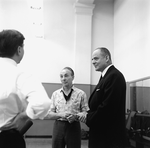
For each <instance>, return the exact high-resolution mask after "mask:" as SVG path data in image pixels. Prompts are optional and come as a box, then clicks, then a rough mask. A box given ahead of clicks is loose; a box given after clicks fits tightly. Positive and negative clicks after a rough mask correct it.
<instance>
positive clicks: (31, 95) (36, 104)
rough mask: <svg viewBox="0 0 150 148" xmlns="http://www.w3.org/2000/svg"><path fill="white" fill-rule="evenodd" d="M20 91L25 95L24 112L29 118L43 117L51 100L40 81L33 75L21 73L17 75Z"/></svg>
mask: <svg viewBox="0 0 150 148" xmlns="http://www.w3.org/2000/svg"><path fill="white" fill-rule="evenodd" d="M17 83H18V86H19V89H20V92H21V93H22V94H23V95H24V96H25V97H26V99H27V101H28V105H27V108H26V113H27V115H28V116H29V117H30V118H31V119H38V118H39V119H44V117H45V116H46V115H47V114H48V111H49V109H50V104H51V100H50V98H49V97H48V95H47V93H46V91H45V89H44V87H43V85H42V83H41V82H40V81H38V79H37V78H35V76H32V75H29V74H24V73H22V74H21V75H20V76H19V77H18V81H17Z"/></svg>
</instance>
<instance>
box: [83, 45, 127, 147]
mask: <svg viewBox="0 0 150 148" xmlns="http://www.w3.org/2000/svg"><path fill="white" fill-rule="evenodd" d="M92 64H93V65H94V67H95V70H96V71H99V72H101V76H100V80H99V82H98V84H97V86H96V88H95V90H94V91H93V93H92V94H91V96H90V98H89V102H88V104H89V108H90V110H89V111H88V114H87V116H86V118H84V119H83V118H82V119H80V121H82V122H84V123H86V125H87V126H88V127H89V148H124V147H125V143H126V134H125V102H126V81H125V78H124V76H123V74H122V73H121V72H120V71H119V70H118V69H116V68H115V67H114V65H113V64H112V60H111V54H110V52H109V50H108V49H107V48H105V47H101V48H97V49H95V50H94V51H93V54H92Z"/></svg>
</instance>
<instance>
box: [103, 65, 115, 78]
mask: <svg viewBox="0 0 150 148" xmlns="http://www.w3.org/2000/svg"><path fill="white" fill-rule="evenodd" d="M112 65H113V64H110V65H109V66H107V67H106V68H105V69H104V70H103V72H102V77H104V75H105V74H106V72H107V70H108V69H109V67H111V66H112Z"/></svg>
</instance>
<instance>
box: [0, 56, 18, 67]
mask: <svg viewBox="0 0 150 148" xmlns="http://www.w3.org/2000/svg"><path fill="white" fill-rule="evenodd" d="M0 61H3V62H7V63H10V64H12V65H14V66H17V63H16V62H15V61H14V60H13V59H11V58H3V57H0Z"/></svg>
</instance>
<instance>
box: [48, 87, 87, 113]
mask: <svg viewBox="0 0 150 148" xmlns="http://www.w3.org/2000/svg"><path fill="white" fill-rule="evenodd" d="M72 89H73V91H72V94H71V97H70V99H69V100H68V101H66V99H65V97H64V95H63V88H60V89H58V90H56V91H55V92H53V94H52V97H51V111H53V112H56V113H59V112H65V111H67V112H69V113H71V114H74V115H76V114H77V113H80V112H86V111H88V110H89V107H88V102H87V96H86V93H85V92H84V91H83V90H81V89H78V88H76V87H74V86H73V87H72Z"/></svg>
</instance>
